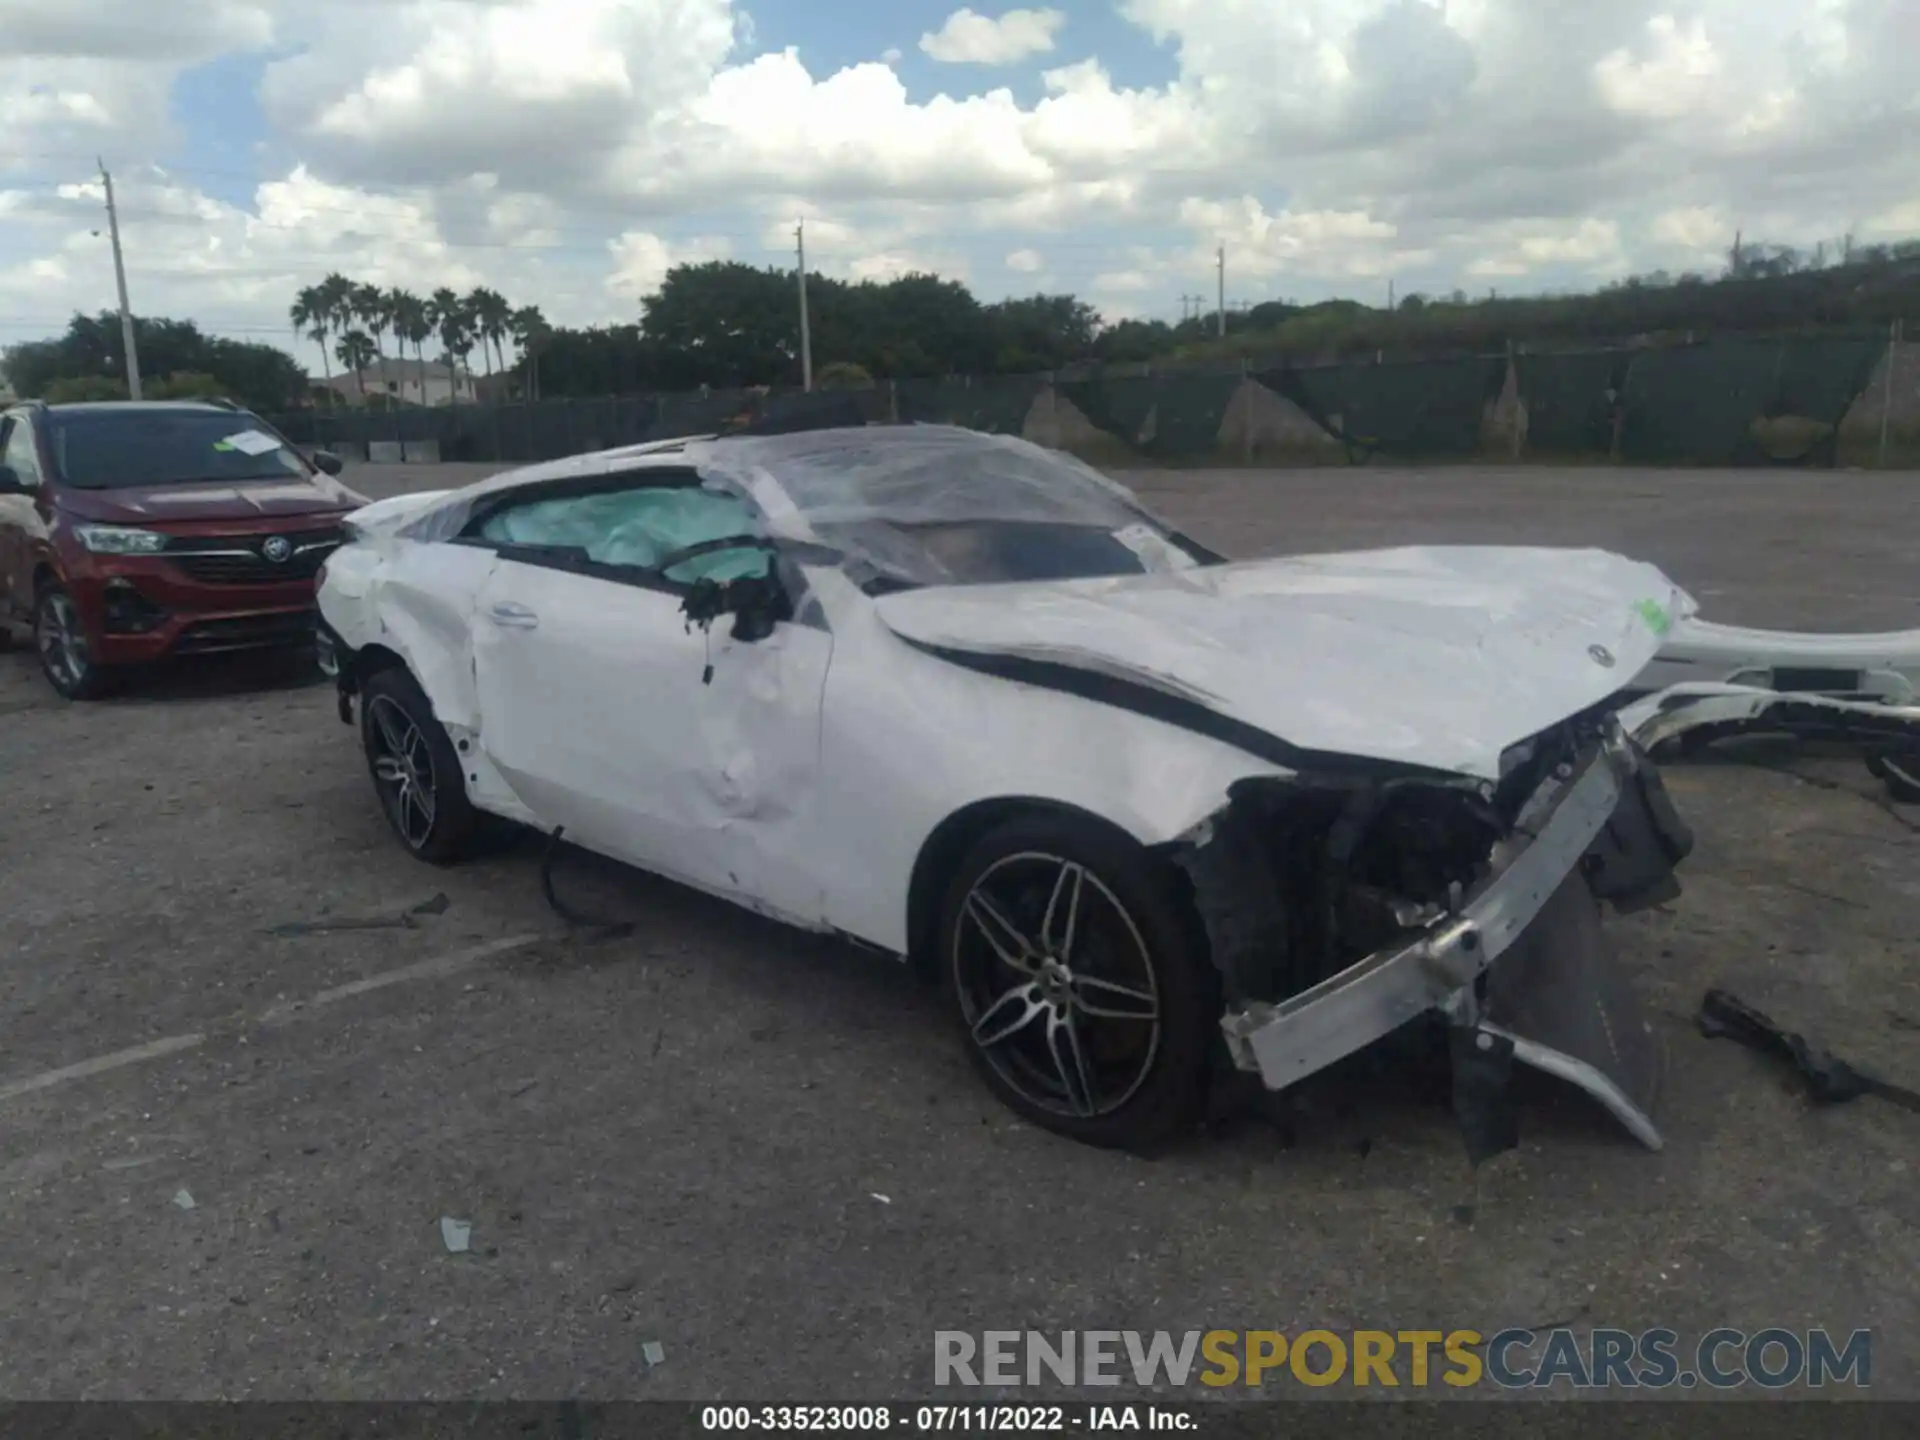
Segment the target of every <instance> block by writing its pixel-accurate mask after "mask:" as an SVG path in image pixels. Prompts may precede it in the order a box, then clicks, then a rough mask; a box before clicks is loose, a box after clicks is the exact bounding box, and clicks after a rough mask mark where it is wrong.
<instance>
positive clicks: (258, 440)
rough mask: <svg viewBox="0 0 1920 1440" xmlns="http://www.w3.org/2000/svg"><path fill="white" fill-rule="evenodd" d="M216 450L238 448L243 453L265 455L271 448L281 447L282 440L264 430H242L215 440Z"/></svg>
mask: <svg viewBox="0 0 1920 1440" xmlns="http://www.w3.org/2000/svg"><path fill="white" fill-rule="evenodd" d="M213 448H214V449H216V450H238V451H239V452H240V453H241V454H242V455H264V454H266V453H267V452H268V451H269V450H278V449H280V448H281V447H280V442H279V441H278V440H276V439H274V438H273V436H271V435H269V434H267V433H266V431H264V430H242V431H241V432H240V433H239V434H237V435H229V436H227V438H226V439H224V440H219V441H216V442H214V447H213Z"/></svg>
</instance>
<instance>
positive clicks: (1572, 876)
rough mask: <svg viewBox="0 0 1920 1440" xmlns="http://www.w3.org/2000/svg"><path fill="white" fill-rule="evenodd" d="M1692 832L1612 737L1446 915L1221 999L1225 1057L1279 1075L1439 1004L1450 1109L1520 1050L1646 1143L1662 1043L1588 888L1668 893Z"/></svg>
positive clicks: (1646, 765)
mask: <svg viewBox="0 0 1920 1440" xmlns="http://www.w3.org/2000/svg"><path fill="white" fill-rule="evenodd" d="M1692 844H1693V837H1692V835H1691V834H1690V833H1689V832H1688V830H1687V828H1686V826H1685V824H1684V823H1683V822H1682V821H1681V820H1680V818H1679V816H1678V814H1677V813H1676V812H1675V811H1674V809H1673V806H1672V804H1671V802H1670V801H1669V800H1668V799H1667V795H1666V790H1665V787H1664V786H1663V785H1662V784H1661V782H1660V778H1659V775H1658V773H1657V771H1656V770H1655V769H1654V767H1653V765H1652V763H1651V762H1650V761H1649V760H1647V759H1646V756H1645V753H1644V752H1643V751H1641V750H1640V749H1639V748H1638V747H1637V746H1636V745H1634V744H1633V743H1632V742H1631V741H1630V740H1628V739H1627V738H1626V737H1625V736H1624V735H1616V736H1615V737H1614V738H1612V739H1610V740H1608V741H1607V742H1606V743H1604V744H1603V745H1601V746H1599V747H1598V748H1597V749H1595V750H1594V751H1593V752H1591V753H1590V754H1589V755H1588V756H1587V757H1586V758H1585V759H1584V761H1582V762H1581V763H1580V764H1578V765H1576V766H1572V767H1565V766H1563V767H1562V768H1561V770H1560V771H1559V772H1556V773H1555V774H1554V775H1553V776H1551V777H1550V778H1549V779H1548V780H1547V781H1546V782H1545V783H1543V784H1542V785H1541V786H1540V787H1539V788H1538V789H1537V790H1536V791H1535V792H1534V794H1533V795H1532V796H1531V797H1530V798H1529V799H1528V801H1527V802H1526V805H1525V806H1524V808H1523V809H1522V811H1521V814H1520V816H1519V819H1518V822H1517V824H1516V825H1515V828H1514V831H1513V833H1512V834H1511V835H1510V836H1509V837H1508V838H1507V839H1505V840H1503V841H1502V842H1500V845H1499V846H1498V847H1497V848H1496V850H1495V853H1494V856H1493V861H1492V867H1491V873H1490V874H1489V876H1488V878H1487V879H1486V880H1485V881H1483V882H1482V883H1481V884H1480V885H1479V886H1478V887H1477V888H1476V889H1475V890H1473V891H1471V892H1468V893H1467V894H1465V895H1464V896H1462V897H1461V899H1460V902H1459V904H1458V905H1457V907H1456V908H1455V910H1454V911H1453V913H1452V914H1450V915H1448V916H1446V917H1445V918H1444V919H1442V920H1440V921H1437V922H1435V923H1434V924H1433V925H1432V926H1431V927H1430V928H1428V929H1427V930H1426V931H1425V932H1423V933H1422V934H1420V935H1419V936H1418V937H1417V938H1414V939H1411V940H1409V941H1408V943H1406V944H1405V945H1404V946H1401V947H1399V948H1394V949H1387V950H1381V951H1377V952H1375V953H1374V954H1372V955H1369V956H1367V957H1366V958H1365V959H1363V960H1360V961H1358V962H1357V963H1355V964H1353V965H1351V966H1349V967H1347V968H1346V969H1345V970H1342V971H1341V972H1339V973H1338V974H1336V975H1332V976H1330V977H1328V978H1327V979H1326V980H1323V981H1321V982H1320V983H1319V984H1317V985H1315V986H1313V987H1312V988H1310V989H1308V990H1305V991H1302V992H1301V993H1300V994H1298V995H1295V996H1292V997H1291V998H1289V999H1287V1000H1284V1001H1281V1002H1279V1003H1278V1004H1272V1005H1267V1004H1252V1005H1248V1006H1245V1007H1244V1008H1242V1009H1238V1010H1234V1011H1231V1012H1229V1013H1228V1014H1227V1015H1226V1016H1225V1017H1224V1018H1223V1019H1222V1022H1221V1023H1222V1026H1223V1028H1224V1030H1225V1033H1226V1038H1227V1043H1228V1048H1229V1051H1230V1053H1231V1054H1232V1056H1233V1059H1234V1062H1235V1064H1236V1065H1238V1066H1239V1067H1240V1068H1241V1069H1243V1070H1249V1071H1255V1072H1257V1073H1258V1074H1259V1075H1260V1077H1261V1079H1262V1080H1263V1081H1264V1082H1265V1084H1266V1085H1267V1087H1268V1088H1269V1089H1274V1090H1279V1089H1284V1088H1285V1087H1287V1086H1290V1085H1294V1084H1297V1083H1299V1082H1300V1081H1302V1080H1304V1079H1306V1078H1307V1077H1308V1076H1310V1075H1313V1074H1315V1073H1317V1072H1318V1071H1321V1070H1323V1069H1325V1068H1327V1067H1328V1066H1330V1065H1332V1064H1334V1063H1335V1062H1336V1061H1339V1060H1342V1059H1344V1058H1346V1057H1347V1056H1349V1055H1352V1054H1354V1053H1355V1052H1357V1051H1359V1050H1361V1049H1363V1048H1365V1047H1366V1046H1368V1045H1370V1044H1372V1043H1374V1042H1375V1041H1377V1040H1381V1039H1384V1038H1385V1037H1386V1036H1387V1035H1389V1034H1391V1033H1393V1032H1394V1031H1395V1030H1398V1029H1399V1028H1400V1027H1401V1026H1403V1025H1406V1024H1407V1023H1408V1022H1410V1021H1413V1020H1416V1019H1418V1018H1419V1017H1420V1016H1422V1015H1425V1014H1427V1013H1429V1012H1438V1013H1439V1014H1441V1015H1443V1016H1444V1017H1446V1019H1447V1020H1448V1021H1449V1022H1450V1023H1451V1025H1452V1026H1453V1028H1454V1031H1455V1041H1454V1054H1455V1078H1456V1087H1455V1088H1456V1106H1457V1107H1460V1106H1461V1105H1462V1103H1463V1102H1462V1100H1461V1096H1462V1095H1463V1094H1465V1093H1468V1092H1476V1093H1481V1094H1482V1095H1483V1097H1484V1096H1486V1095H1488V1094H1489V1093H1490V1092H1491V1091H1497V1090H1501V1089H1503V1088H1504V1074H1505V1070H1506V1068H1508V1067H1510V1064H1511V1062H1512V1061H1515V1060H1517V1061H1519V1062H1521V1063H1522V1064H1526V1065H1529V1066H1531V1067H1533V1068H1535V1069H1538V1070H1542V1071H1545V1072H1547V1073H1550V1074H1554V1075H1557V1076H1559V1077H1560V1078H1562V1079H1565V1080H1569V1081H1571V1082H1572V1083H1574V1084H1575V1085H1578V1086H1579V1087H1580V1088H1581V1089H1583V1090H1585V1091H1587V1092H1588V1093H1589V1094H1590V1095H1592V1096H1593V1097H1594V1098H1596V1099H1597V1100H1599V1101H1600V1102H1601V1104H1603V1105H1605V1106H1606V1107H1607V1109H1609V1110H1610V1111H1612V1112H1613V1114H1614V1115H1615V1116H1617V1117H1618V1118H1619V1119H1620V1121H1621V1122H1622V1123H1623V1124H1624V1125H1625V1126H1626V1127H1627V1129H1628V1130H1630V1131H1631V1132H1632V1133H1633V1134H1634V1136H1635V1137H1636V1138H1638V1139H1639V1140H1641V1141H1642V1142H1643V1143H1645V1144H1646V1145H1648V1146H1650V1147H1652V1148H1654V1149H1658V1148H1659V1147H1660V1143H1661V1141H1660V1133H1659V1131H1658V1129H1657V1128H1656V1127H1655V1125H1654V1123H1653V1119H1652V1114H1651V1112H1652V1109H1653V1105H1654V1100H1655V1096H1656V1095H1657V1092H1658V1089H1659V1082H1660V1069H1661V1063H1660V1054H1659V1048H1658V1046H1657V1044H1656V1043H1655V1037H1654V1036H1653V1034H1652V1031H1651V1028H1650V1027H1649V1026H1648V1025H1647V1023H1646V1021H1645V1020H1644V1018H1643V1017H1642V1016H1641V1014H1640V1012H1639V1008H1638V1004H1637V1002H1636V1001H1635V999H1634V996H1633V993H1632V990H1631V989H1630V987H1628V986H1627V985H1626V984H1625V983H1624V980H1622V979H1621V978H1620V977H1619V976H1618V975H1617V973H1616V970H1615V967H1614V964H1613V961H1612V957H1611V953H1610V951H1609V950H1608V948H1607V946H1606V944H1605V940H1604V937H1603V936H1602V935H1601V934H1600V929H1599V906H1598V903H1597V902H1598V901H1599V900H1609V901H1612V902H1613V903H1614V904H1615V905H1616V906H1617V907H1619V908H1621V909H1635V908H1644V907H1645V906H1646V905H1649V904H1657V903H1660V902H1661V901H1664V900H1666V899H1669V898H1671V897H1672V896H1673V895H1675V894H1677V893H1678V885H1677V883H1676V882H1675V880H1674V878H1673V869H1674V866H1675V865H1677V864H1678V863H1679V861H1680V860H1681V859H1682V858H1684V857H1685V855H1686V854H1687V853H1688V851H1689V850H1690V849H1691V848H1692ZM1490 1081H1498V1082H1499V1083H1498V1084H1491V1085H1490V1083H1489V1082H1490ZM1489 1103H1491V1102H1489ZM1467 1108H1479V1109H1484V1108H1485V1106H1484V1105H1482V1104H1480V1102H1477V1101H1476V1102H1473V1104H1472V1105H1471V1106H1468V1107H1467ZM1461 1118H1462V1120H1463V1122H1467V1123H1468V1128H1469V1131H1470V1134H1469V1141H1470V1146H1472V1148H1475V1149H1476V1150H1486V1151H1488V1152H1492V1151H1497V1150H1499V1149H1502V1148H1506V1145H1508V1144H1511V1143H1512V1142H1511V1141H1510V1140H1509V1141H1507V1142H1506V1144H1500V1143H1497V1142H1495V1143H1491V1144H1488V1145H1478V1144H1474V1141H1473V1135H1472V1133H1471V1132H1472V1131H1473V1130H1474V1129H1476V1128H1479V1129H1485V1128H1486V1123H1487V1122H1486V1120H1485V1116H1484V1115H1482V1116H1479V1117H1469V1116H1468V1115H1466V1114H1463V1115H1462V1117H1461Z"/></svg>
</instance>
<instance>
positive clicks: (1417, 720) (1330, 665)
mask: <svg viewBox="0 0 1920 1440" xmlns="http://www.w3.org/2000/svg"><path fill="white" fill-rule="evenodd" d="M875 607H876V610H877V612H878V614H879V616H880V618H881V620H882V621H883V622H884V623H885V624H886V625H887V627H888V628H889V629H891V630H892V631H893V632H894V633H895V634H897V635H900V636H901V637H902V638H904V639H907V640H911V641H914V642H917V643H919V644H921V645H925V646H931V647H935V648H938V649H944V650H950V651H958V652H965V653H970V654H975V655H986V656H1002V657H1014V658H1018V659H1022V660H1030V661H1041V662H1047V663H1051V664H1055V665H1061V666H1066V667H1070V668H1073V669H1079V670H1086V671H1092V672H1095V673H1098V674H1102V675H1108V676H1117V677H1119V678H1122V679H1124V680H1128V681H1131V682H1133V683H1135V684H1138V685H1142V686H1145V687H1148V688H1151V689H1154V690H1158V691H1162V692H1165V693H1168V694H1172V695H1176V696H1179V697H1181V698H1183V699H1185V700H1188V701H1191V702H1194V703H1197V704H1200V705H1203V706H1205V707H1207V708H1208V709H1210V710H1213V711H1215V712H1217V713H1219V714H1221V715H1224V716H1226V717H1228V718H1230V719H1232V720H1235V721H1238V722H1240V723H1242V724H1246V725H1250V726H1253V727H1255V728H1257V729H1259V730H1262V731H1264V732H1266V733H1267V734H1269V735H1271V736H1274V737H1276V738H1278V739H1280V740H1282V741H1285V742H1286V743H1287V744H1288V745H1291V746H1294V747H1297V748H1299V749H1301V750H1308V751H1323V752H1330V753H1334V754H1340V755H1350V756H1359V757H1365V758H1369V759H1377V760H1387V761H1397V762H1401V763H1404V764H1408V765H1418V766H1424V767H1430V768H1433V769H1439V770H1446V771H1450V772H1453V773H1457V774H1461V775H1467V776H1473V777H1477V778H1482V779H1489V780H1493V779H1498V778H1499V775H1500V756H1501V752H1502V751H1504V750H1506V749H1507V747H1509V746H1511V745H1514V744H1516V743H1518V742H1519V741H1521V740H1524V739H1526V738H1527V737H1529V736H1531V735H1534V734H1537V733H1538V732H1539V731H1541V730H1544V729H1546V728H1547V727H1548V726H1550V725H1552V724H1554V723H1555V722H1557V721H1560V720H1563V719H1565V718H1566V717H1568V716H1569V715H1573V714H1576V713H1578V712H1579V711H1581V710H1584V709H1586V708H1588V707H1589V706H1592V705H1595V704H1597V703H1599V702H1600V701H1602V700H1604V699H1606V698H1607V697H1608V696H1609V695H1611V694H1613V693H1614V692H1615V691H1617V690H1619V689H1621V688H1623V687H1624V686H1626V685H1628V684H1629V683H1630V682H1631V681H1632V680H1633V678H1634V676H1635V675H1636V674H1638V673H1639V671H1640V670H1641V669H1642V668H1644V667H1645V666H1646V665H1647V663H1648V662H1649V661H1651V660H1652V659H1653V657H1654V654H1655V652H1656V651H1657V650H1658V649H1659V646H1660V643H1661V638H1662V636H1663V635H1664V633H1665V632H1666V630H1667V628H1668V627H1669V626H1670V625H1671V624H1672V623H1673V622H1674V621H1676V620H1679V619H1683V618H1685V617H1687V616H1689V615H1691V614H1693V613H1694V610H1695V605H1694V602H1693V600H1692V598H1691V597H1690V596H1688V595H1687V594H1686V593H1685V592H1684V591H1682V590H1681V589H1679V587H1678V586H1676V585H1675V584H1674V583H1673V581H1671V580H1670V579H1668V578H1667V577H1666V576H1665V575H1664V574H1662V573H1661V572H1660V571H1659V570H1658V569H1656V568H1654V567H1653V566H1651V565H1647V564H1643V563H1641V562H1639V561H1635V560H1628V559H1625V558H1624V557H1622V556H1619V555H1613V554H1609V553H1607V552H1606V551H1601V550H1558V549H1537V548H1520V547H1494V546H1447V547H1410V548H1404V549H1397V550H1373V551H1361V552H1355V553H1351V554H1337V555H1308V556H1293V557H1289V558H1286V559H1280V560H1259V561H1249V562H1241V563H1236V564H1229V565H1219V566H1210V567H1206V568H1203V569H1193V570H1184V571H1172V572H1165V573H1160V574H1153V575H1129V576H1123V577H1118V578H1113V579H1097V580H1068V581H1060V582H1054V583H1046V584H1021V585H981V586H942V587H935V588H929V589H925V590H912V591H903V592H901V593H899V594H894V595H887V596H883V597H881V598H880V599H879V600H877V601H876V602H875ZM1609 661H1611V663H1608V662H1609Z"/></svg>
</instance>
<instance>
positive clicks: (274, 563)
mask: <svg viewBox="0 0 1920 1440" xmlns="http://www.w3.org/2000/svg"><path fill="white" fill-rule="evenodd" d="M341 539H342V536H341V532H340V529H339V527H338V526H332V527H329V528H328V529H325V530H296V531H294V532H292V533H290V534H289V533H286V532H283V531H273V532H270V533H267V534H261V535H212V536H199V535H196V536H192V537H181V538H177V539H175V540H173V541H172V542H170V543H169V544H168V546H167V548H166V550H165V552H164V553H165V555H166V558H167V559H168V560H169V561H171V562H172V563H173V564H174V565H175V566H177V567H179V569H181V570H182V571H184V572H185V573H186V574H187V575H188V576H189V577H191V578H192V579H195V580H198V581H200V582H202V583H203V584H208V585H275V584H280V583H283V582H285V581H289V580H311V579H313V577H314V576H315V575H316V574H317V573H318V572H319V570H320V564H321V562H322V561H323V560H325V559H326V558H327V556H328V555H330V554H332V553H333V552H334V550H336V549H338V548H339V546H340V543H341ZM276 540H279V541H284V542H285V543H286V545H287V555H286V558H285V559H284V560H272V559H269V558H268V556H267V549H268V547H269V545H270V544H271V543H272V542H274V541H276Z"/></svg>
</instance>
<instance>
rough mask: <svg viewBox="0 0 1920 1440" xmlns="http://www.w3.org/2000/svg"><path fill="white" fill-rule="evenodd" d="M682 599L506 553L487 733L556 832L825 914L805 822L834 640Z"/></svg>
mask: <svg viewBox="0 0 1920 1440" xmlns="http://www.w3.org/2000/svg"><path fill="white" fill-rule="evenodd" d="M680 598H681V597H680V596H679V595H678V594H677V593H674V592H672V591H669V590H664V589H657V588H648V587H646V586H643V585H640V584H626V583H620V582H617V581H613V580H608V579H604V578H600V577H597V576H588V575H579V574H574V573H570V572H567V571H564V570H558V569H552V568H547V567H545V566H539V565H532V564H526V563H523V562H519V561H515V560H512V559H503V560H502V562H501V564H500V568H499V570H498V572H497V574H496V575H495V576H494V578H493V580H492V582H491V583H490V584H489V585H488V586H487V587H486V589H485V590H484V591H483V592H482V594H481V596H480V597H479V603H478V606H477V611H476V617H475V644H474V669H475V676H476V683H477V686H478V691H479V696H480V706H481V715H482V719H481V726H480V731H481V743H482V745H483V747H484V749H485V751H486V753H487V755H488V757H489V758H490V759H491V760H492V761H493V763H494V764H495V766H496V767H497V768H498V769H499V771H500V773H501V774H502V775H503V776H504V777H505V779H506V781H507V783H508V784H509V785H511V786H512V787H513V789H514V791H515V793H516V794H518V795H519V796H520V798H521V799H522V801H523V802H524V803H525V804H526V805H527V807H528V808H529V809H530V810H532V811H533V812H534V813H535V814H536V815H537V816H539V817H540V819H541V822H542V823H543V825H544V826H545V827H546V828H548V829H549V830H551V829H553V828H555V827H564V828H565V829H566V831H567V835H568V838H569V839H572V840H576V841H578V842H579V843H581V844H583V845H586V846H588V847H589V848H592V849H595V850H599V851H602V852H604V853H606V854H609V855H613V856H615V857H617V858H619V859H622V860H626V861H629V862H630V863H633V864H636V865H640V866H643V867H645V868H647V869H650V870H656V871H659V872H660V873H662V874H665V875H669V876H672V877H673V878H675V879H678V880H682V881H685V882H687V883H689V884H692V885H696V886H699V887H700V888H702V889H707V890H711V891H714V892H716V893H720V894H724V895H729V896H732V897H734V898H738V899H742V900H743V901H747V902H757V903H758V905H759V908H764V909H766V910H768V911H769V912H770V913H775V914H780V915H782V916H785V917H788V918H792V919H795V920H798V921H800V922H802V923H809V924H812V923H817V922H818V919H819V914H820V900H819V894H818V885H817V882H815V881H813V880H811V879H810V878H808V877H809V874H810V871H811V869H812V866H811V864H810V862H809V859H808V856H809V853H810V851H809V847H808V845H807V843H806V837H805V836H804V834H803V833H802V832H803V830H804V827H805V826H806V825H807V824H809V823H810V822H811V820H812V812H811V797H812V793H813V779H814V768H815V765H816V763H817V757H818V749H819V714H820V693H821V686H822V685H823V684H824V682H825V678H826V667H827V659H828V656H829V654H830V653H831V649H832V640H831V637H830V636H828V635H826V634H825V633H824V632H822V631H820V630H817V629H812V628H809V627H804V626H791V625H783V626H780V627H779V628H778V629H777V631H776V633H775V634H774V635H772V636H770V637H768V638H767V639H766V640H764V641H760V642H757V643H755V644H750V645H749V644H741V643H739V642H735V641H732V640H731V639H730V638H727V636H726V633H725V632H726V627H725V626H724V625H722V626H716V627H715V631H716V633H714V634H712V635H708V634H704V633H702V632H701V631H699V630H698V629H690V628H689V627H688V625H687V623H686V620H685V618H684V617H683V615H682V614H681V612H680ZM709 667H711V671H710V675H709Z"/></svg>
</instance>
